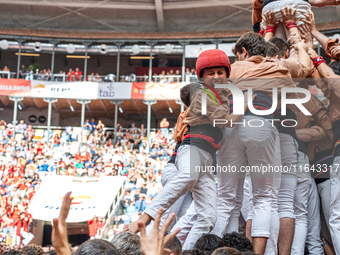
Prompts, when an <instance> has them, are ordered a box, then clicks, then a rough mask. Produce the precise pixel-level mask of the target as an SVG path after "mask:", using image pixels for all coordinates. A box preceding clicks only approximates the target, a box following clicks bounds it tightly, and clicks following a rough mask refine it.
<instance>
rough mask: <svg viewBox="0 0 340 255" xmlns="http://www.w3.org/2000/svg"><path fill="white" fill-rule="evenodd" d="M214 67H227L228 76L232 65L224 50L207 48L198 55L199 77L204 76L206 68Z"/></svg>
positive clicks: (197, 71)
mask: <svg viewBox="0 0 340 255" xmlns="http://www.w3.org/2000/svg"><path fill="white" fill-rule="evenodd" d="M213 67H225V69H226V72H227V77H229V74H230V70H231V66H230V61H229V58H228V56H227V54H225V52H224V51H222V50H218V49H213V50H206V51H203V52H202V53H201V54H200V55H199V56H198V59H197V62H196V73H197V76H198V78H201V77H202V75H203V70H204V69H205V68H213Z"/></svg>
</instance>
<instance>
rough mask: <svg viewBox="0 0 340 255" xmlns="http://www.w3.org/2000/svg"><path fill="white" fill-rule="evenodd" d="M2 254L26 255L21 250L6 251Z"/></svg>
mask: <svg viewBox="0 0 340 255" xmlns="http://www.w3.org/2000/svg"><path fill="white" fill-rule="evenodd" d="M2 254H4V255H27V253H26V252H24V251H22V250H21V251H16V250H14V249H11V250H9V251H6V252H4V253H2Z"/></svg>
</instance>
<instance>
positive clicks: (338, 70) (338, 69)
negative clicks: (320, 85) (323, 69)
mask: <svg viewBox="0 0 340 255" xmlns="http://www.w3.org/2000/svg"><path fill="white" fill-rule="evenodd" d="M329 67H330V68H332V69H333V72H334V73H335V74H336V75H340V62H339V61H332V62H331V63H330V64H329Z"/></svg>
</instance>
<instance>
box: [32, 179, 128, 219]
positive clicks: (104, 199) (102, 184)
mask: <svg viewBox="0 0 340 255" xmlns="http://www.w3.org/2000/svg"><path fill="white" fill-rule="evenodd" d="M125 179H126V177H123V176H105V177H100V178H86V177H83V178H78V177H73V176H60V175H49V176H46V178H45V179H44V181H43V182H42V183H41V186H40V188H39V190H38V192H37V193H36V194H35V195H34V197H33V199H32V201H31V204H30V205H29V208H28V212H29V213H30V214H32V217H33V219H36V220H45V221H52V219H53V218H58V216H59V213H60V208H61V204H62V201H63V198H64V195H65V194H66V193H67V192H69V191H72V194H71V197H73V201H72V204H71V208H70V212H69V214H68V217H67V220H66V221H67V222H83V221H88V220H90V219H92V218H93V216H94V215H96V216H101V217H104V216H105V214H106V213H107V212H108V210H109V208H110V205H111V204H112V202H114V201H115V198H116V196H117V195H118V196H119V193H120V192H121V191H122V189H121V188H122V187H123V183H124V181H125Z"/></svg>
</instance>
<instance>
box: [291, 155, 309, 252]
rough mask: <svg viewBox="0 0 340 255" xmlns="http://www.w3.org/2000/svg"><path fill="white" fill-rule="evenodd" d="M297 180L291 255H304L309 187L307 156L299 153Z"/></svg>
mask: <svg viewBox="0 0 340 255" xmlns="http://www.w3.org/2000/svg"><path fill="white" fill-rule="evenodd" d="M299 166H300V168H298V169H297V172H298V179H297V186H296V192H295V198H294V205H295V232H294V238H293V244H292V250H291V255H301V254H304V250H305V244H306V239H307V231H308V210H307V202H308V193H309V189H310V185H311V177H310V173H309V159H308V156H307V155H306V154H305V153H303V152H301V151H299Z"/></svg>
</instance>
